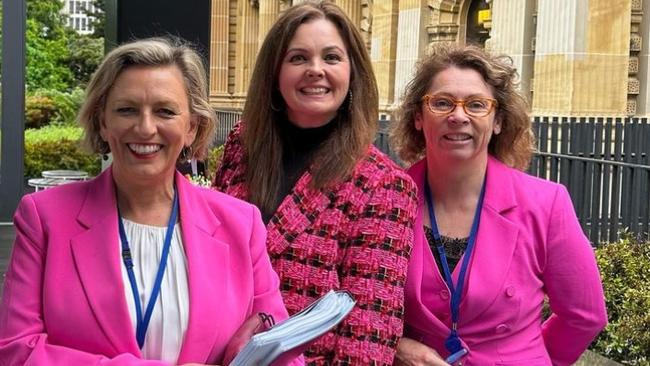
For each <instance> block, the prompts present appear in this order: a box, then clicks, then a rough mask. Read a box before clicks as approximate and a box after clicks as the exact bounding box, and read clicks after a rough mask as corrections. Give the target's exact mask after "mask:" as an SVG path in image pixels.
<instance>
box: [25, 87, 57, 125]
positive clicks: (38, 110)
mask: <svg viewBox="0 0 650 366" xmlns="http://www.w3.org/2000/svg"><path fill="white" fill-rule="evenodd" d="M55 113H56V104H55V103H54V100H52V98H50V97H48V96H45V95H34V94H31V95H27V96H26V97H25V127H26V128H39V127H41V126H45V125H46V124H48V123H50V120H51V119H52V118H53V117H54V114H55Z"/></svg>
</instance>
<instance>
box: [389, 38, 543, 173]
mask: <svg viewBox="0 0 650 366" xmlns="http://www.w3.org/2000/svg"><path fill="white" fill-rule="evenodd" d="M452 66H455V67H458V68H461V69H462V68H466V69H472V70H475V71H476V72H478V73H479V74H481V76H483V79H484V80H485V82H486V83H487V84H488V85H490V86H491V87H492V90H493V92H494V97H495V99H496V100H497V102H498V107H497V111H496V117H495V118H497V119H498V120H499V121H500V122H501V132H500V133H499V134H498V135H493V136H492V139H491V140H490V143H489V145H488V151H489V153H490V154H492V155H493V156H494V157H496V158H497V159H499V160H500V161H502V162H503V163H505V164H507V165H509V166H511V167H513V168H517V169H520V170H525V169H526V168H527V167H528V164H529V163H530V159H531V158H532V153H533V144H534V140H535V139H534V135H533V132H532V129H531V122H530V117H529V115H528V103H527V102H526V99H525V98H524V97H523V96H522V95H521V93H520V92H519V91H518V90H517V70H516V69H515V68H514V66H512V60H511V59H510V57H508V56H503V55H499V56H497V55H491V54H489V53H487V52H486V51H484V50H482V49H480V48H478V47H476V46H460V45H456V44H445V43H443V44H439V45H436V46H434V47H433V49H432V50H431V53H430V54H429V55H428V56H425V57H424V58H423V59H422V60H420V62H419V64H418V66H417V69H416V72H415V76H414V77H413V79H412V80H411V81H410V82H409V83H408V84H407V86H406V89H405V91H404V95H403V97H402V102H401V104H400V107H399V109H398V110H397V113H396V116H397V118H396V120H395V121H394V122H393V124H392V126H391V136H390V137H391V144H392V147H393V148H394V149H395V150H396V151H397V153H398V154H399V156H400V158H401V159H402V160H404V161H406V162H409V163H412V162H414V161H416V160H418V159H420V158H421V157H423V156H424V150H425V143H424V134H423V133H422V131H418V130H417V129H416V128H415V116H416V115H417V113H421V112H422V98H423V97H424V95H425V94H426V93H427V90H429V87H430V86H431V81H432V80H433V79H434V78H435V76H436V75H438V73H440V72H441V71H443V70H446V69H448V68H450V67H452Z"/></svg>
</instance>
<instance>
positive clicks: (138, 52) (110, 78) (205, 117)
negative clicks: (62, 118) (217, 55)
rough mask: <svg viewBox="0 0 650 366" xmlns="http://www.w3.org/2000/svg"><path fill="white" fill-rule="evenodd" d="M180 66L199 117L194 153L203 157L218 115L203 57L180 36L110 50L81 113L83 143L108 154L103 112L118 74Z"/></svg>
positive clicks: (192, 146) (93, 150)
mask: <svg viewBox="0 0 650 366" xmlns="http://www.w3.org/2000/svg"><path fill="white" fill-rule="evenodd" d="M172 65H173V66H176V67H178V68H179V70H180V71H181V73H182V75H183V81H184V83H185V88H186V90H187V96H188V100H189V107H190V113H191V114H193V115H194V116H196V117H198V118H197V130H196V137H195V139H194V142H193V143H192V145H191V146H190V147H191V149H190V150H191V152H192V156H185V157H184V158H191V157H192V158H198V159H202V158H204V157H205V156H207V150H208V147H209V145H210V143H211V142H212V138H213V134H214V129H215V124H216V121H217V117H216V114H215V112H214V110H213V109H212V107H211V106H210V104H209V102H208V84H207V78H206V74H205V68H204V66H203V62H202V61H201V56H199V54H198V53H197V52H196V51H194V49H192V48H191V46H190V45H189V44H187V43H186V42H184V41H182V40H180V39H177V38H173V39H172V38H148V39H143V40H138V41H134V42H129V43H125V44H123V45H121V46H119V47H117V48H115V49H113V50H112V51H111V52H109V53H108V54H107V55H106V57H104V60H103V61H102V63H101V64H100V65H99V68H98V69H97V71H96V72H95V73H94V75H93V77H92V78H91V80H90V83H89V84H88V87H87V88H86V98H85V100H84V103H83V105H82V107H81V110H80V111H79V115H78V116H77V121H78V122H79V124H80V125H81V126H82V127H83V129H84V136H83V140H82V143H83V145H84V146H85V147H86V149H88V150H89V151H91V152H94V153H101V154H105V153H108V152H109V151H110V148H109V146H108V143H107V142H106V141H104V140H103V139H102V137H101V136H100V133H99V131H100V125H101V119H102V113H103V110H104V106H105V104H106V98H107V97H108V93H109V92H110V90H111V88H112V86H113V84H114V83H115V80H116V79H117V77H118V76H119V75H120V73H122V71H124V70H126V69H127V68H129V67H133V66H151V67H158V66H172ZM179 158H180V157H179Z"/></svg>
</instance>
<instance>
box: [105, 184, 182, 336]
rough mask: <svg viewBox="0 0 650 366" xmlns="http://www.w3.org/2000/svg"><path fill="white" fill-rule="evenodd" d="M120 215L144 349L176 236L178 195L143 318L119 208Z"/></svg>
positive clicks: (121, 236)
mask: <svg viewBox="0 0 650 366" xmlns="http://www.w3.org/2000/svg"><path fill="white" fill-rule="evenodd" d="M117 214H118V226H119V230H120V240H121V242H122V261H123V262H124V266H125V267H126V271H127V273H128V276H129V282H130V283H131V292H132V293H133V301H134V302H135V313H136V317H137V319H136V324H137V326H136V331H135V336H136V339H137V341H138V347H140V349H142V346H144V338H145V336H146V334H147V328H148V327H149V321H150V320H151V314H153V308H154V306H155V305H156V300H157V299H158V294H159V293H160V285H161V284H162V278H163V275H164V274H165V268H166V267H167V258H168V257H169V248H170V246H171V242H172V235H173V234H174V225H176V217H177V216H178V193H177V191H176V190H174V201H173V203H172V213H171V215H170V216H169V222H167V232H166V233H165V241H164V243H163V250H162V255H161V257H160V264H159V265H158V272H157V273H156V280H155V282H154V285H153V289H151V297H149V302H148V303H147V309H146V311H145V314H144V318H143V316H142V303H141V302H140V293H139V291H138V283H137V282H136V280H135V274H134V273H133V258H132V256H131V248H129V241H128V239H127V237H126V231H125V230H124V224H123V223H122V215H121V214H120V208H119V207H118V208H117Z"/></svg>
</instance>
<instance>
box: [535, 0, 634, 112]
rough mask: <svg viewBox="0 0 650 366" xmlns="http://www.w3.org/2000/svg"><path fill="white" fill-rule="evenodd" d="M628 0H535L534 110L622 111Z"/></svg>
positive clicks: (627, 56) (628, 12) (629, 3)
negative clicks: (536, 4)
mask: <svg viewBox="0 0 650 366" xmlns="http://www.w3.org/2000/svg"><path fill="white" fill-rule="evenodd" d="M631 1H632V0H574V1H566V0H539V3H538V16H537V37H536V47H535V71H534V80H535V84H534V86H533V88H534V92H533V113H534V114H537V115H564V116H621V115H625V114H626V107H627V80H628V63H629V49H630V14H631ZM558 9H562V10H561V11H559V10H558Z"/></svg>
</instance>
